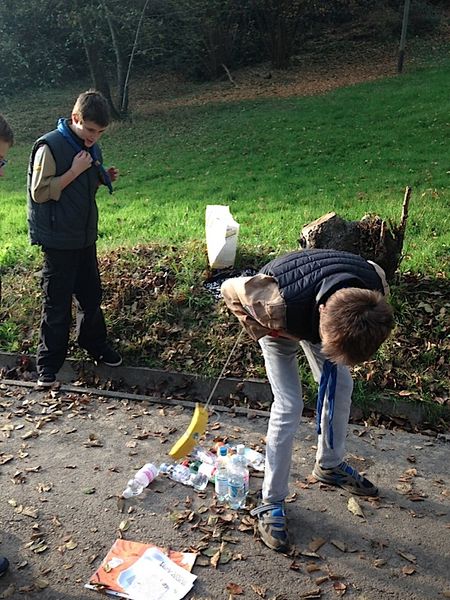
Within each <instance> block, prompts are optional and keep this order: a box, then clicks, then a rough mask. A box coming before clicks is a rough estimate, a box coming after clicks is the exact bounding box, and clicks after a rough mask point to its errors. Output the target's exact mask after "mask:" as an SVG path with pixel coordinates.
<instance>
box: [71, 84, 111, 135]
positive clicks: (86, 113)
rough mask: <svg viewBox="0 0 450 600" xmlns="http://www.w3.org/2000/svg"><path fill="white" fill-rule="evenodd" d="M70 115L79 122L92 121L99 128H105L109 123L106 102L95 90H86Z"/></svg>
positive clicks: (77, 100) (79, 97)
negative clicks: (73, 115) (75, 117)
mask: <svg viewBox="0 0 450 600" xmlns="http://www.w3.org/2000/svg"><path fill="white" fill-rule="evenodd" d="M72 114H76V115H77V116H78V117H79V118H80V120H81V121H92V122H93V123H95V124H96V125H100V127H107V126H108V125H109V123H110V121H111V115H110V111H109V106H108V102H107V100H106V98H105V97H104V96H103V94H101V93H100V92H97V90H87V91H86V92H83V93H82V94H80V95H79V96H78V98H77V99H76V102H75V104H74V107H73V109H72Z"/></svg>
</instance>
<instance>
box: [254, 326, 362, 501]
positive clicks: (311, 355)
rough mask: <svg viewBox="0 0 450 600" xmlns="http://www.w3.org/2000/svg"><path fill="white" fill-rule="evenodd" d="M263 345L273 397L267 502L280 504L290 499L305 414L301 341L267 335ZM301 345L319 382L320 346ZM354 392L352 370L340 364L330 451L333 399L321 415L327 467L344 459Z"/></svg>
mask: <svg viewBox="0 0 450 600" xmlns="http://www.w3.org/2000/svg"><path fill="white" fill-rule="evenodd" d="M259 344H260V346H261V348H262V351H263V355H264V361H265V366H266V373H267V377H268V379H269V382H270V386H271V388H272V393H273V397H274V399H273V403H272V407H271V410H270V419H269V426H268V430H267V442H266V465H265V474H264V482H263V490H262V491H263V500H264V502H279V501H280V500H284V498H286V496H287V495H288V482H289V471H290V467H291V458H292V446H293V441H294V435H295V433H296V431H297V428H298V426H299V423H300V418H301V416H302V411H303V399H302V387H301V383H300V378H299V375H298V361H297V351H298V348H299V342H296V341H294V340H288V339H284V338H274V337H270V336H265V337H263V338H261V339H260V340H259ZM300 344H301V346H302V349H303V351H304V353H305V355H306V358H307V359H308V362H309V365H310V367H311V370H312V373H313V376H314V379H315V380H316V381H317V383H318V382H319V381H320V377H321V374H322V367H323V363H324V361H325V360H326V359H325V356H324V355H323V354H322V352H321V349H320V344H311V343H309V342H303V341H302V342H300ZM352 390H353V381H352V377H351V374H350V371H349V369H348V368H347V367H346V366H344V365H339V366H338V369H337V384H336V394H335V408H334V417H333V433H334V443H333V446H334V448H331V447H330V445H329V441H328V394H327V395H326V396H325V402H324V406H323V411H322V419H321V430H322V433H321V434H320V435H319V436H318V440H317V454H316V461H317V462H318V463H319V464H320V465H321V466H322V467H324V468H331V467H335V466H337V465H338V464H340V463H341V462H342V461H343V459H344V453H345V438H346V436H347V425H348V419H349V416H350V405H351V401H352Z"/></svg>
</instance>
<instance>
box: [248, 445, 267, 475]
mask: <svg viewBox="0 0 450 600" xmlns="http://www.w3.org/2000/svg"><path fill="white" fill-rule="evenodd" d="M244 456H245V458H246V460H247V465H248V466H250V467H252V468H253V469H255V471H264V462H265V457H264V454H261V452H256V450H253V449H252V448H245V450H244Z"/></svg>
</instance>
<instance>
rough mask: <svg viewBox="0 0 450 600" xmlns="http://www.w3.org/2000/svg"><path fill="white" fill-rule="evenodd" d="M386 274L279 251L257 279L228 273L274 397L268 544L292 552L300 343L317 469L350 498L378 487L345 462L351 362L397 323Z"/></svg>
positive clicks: (261, 513) (355, 260) (266, 484)
mask: <svg viewBox="0 0 450 600" xmlns="http://www.w3.org/2000/svg"><path fill="white" fill-rule="evenodd" d="M387 293H388V286H387V283H386V280H385V276H384V271H383V270H382V269H381V268H380V267H379V266H378V265H376V264H374V263H371V262H369V261H366V260H364V259H363V258H361V257H360V256H356V255H354V254H350V253H348V252H340V251H336V250H303V251H299V252H291V253H290V254H287V255H285V256H281V257H280V258H277V259H275V260H273V261H271V262H270V263H268V264H267V265H266V266H265V267H263V268H262V269H261V271H260V273H258V274H257V275H255V276H253V277H238V278H235V279H228V280H227V281H225V282H224V284H223V285H222V295H223V297H224V299H225V302H226V304H227V306H228V308H229V309H230V310H231V311H232V312H233V313H234V314H235V315H236V316H237V317H238V319H239V321H240V322H241V324H242V325H243V326H244V328H245V329H246V330H247V331H248V333H249V334H250V335H251V337H253V339H255V340H258V341H259V344H260V346H261V349H262V352H263V355H264V362H265V366H266V372H267V377H268V379H269V382H270V385H271V388H272V393H273V397H274V400H273V403H272V406H271V410H270V419H269V426H268V431H267V438H266V439H267V442H266V465H265V474H264V481H263V488H262V502H261V504H260V505H259V506H258V507H257V508H255V509H254V510H253V511H252V514H253V515H254V516H257V517H258V530H259V533H260V535H261V539H262V541H263V542H264V543H265V544H266V546H268V547H269V548H272V549H273V550H277V551H281V552H285V551H286V550H288V548H289V537H288V530H287V524H286V513H285V506H284V500H285V498H286V496H287V495H288V482H289V471H290V466H291V458H292V446H293V441H294V435H295V433H296V430H297V428H298V425H299V422H300V418H301V415H302V411H303V400H302V389H301V384H300V380H299V375H298V364H297V351H298V349H299V343H300V345H301V347H302V349H303V351H304V353H305V355H306V358H307V359H308V362H309V365H310V367H311V370H312V372H313V375H314V378H315V380H316V381H317V382H318V383H319V398H318V409H317V425H318V434H319V436H318V443H317V454H316V464H315V466H314V469H313V475H314V476H315V478H316V479H318V480H319V481H322V482H324V483H327V484H329V485H336V486H339V487H341V488H344V489H346V490H348V491H350V492H351V493H353V494H360V495H366V496H375V495H377V494H378V490H377V488H376V487H375V485H373V484H372V483H371V482H370V481H369V480H368V479H366V478H365V477H363V476H362V475H360V474H359V473H358V472H357V471H356V470H355V469H353V468H352V467H351V466H350V465H348V464H347V463H346V462H345V461H344V454H345V438H346V435H347V425H348V420H349V416H350V406H351V398H352V390H353V381H352V377H351V374H350V370H349V368H348V367H349V366H351V365H354V364H357V363H359V362H363V361H365V360H368V359H369V358H370V357H371V356H372V355H373V354H374V353H375V352H376V351H377V350H378V348H379V346H380V345H381V344H382V343H383V342H384V340H386V339H387V337H388V336H389V334H390V331H391V329H392V326H393V316H392V308H391V306H390V305H389V304H388V303H387V302H386V300H385V295H386V294H387Z"/></svg>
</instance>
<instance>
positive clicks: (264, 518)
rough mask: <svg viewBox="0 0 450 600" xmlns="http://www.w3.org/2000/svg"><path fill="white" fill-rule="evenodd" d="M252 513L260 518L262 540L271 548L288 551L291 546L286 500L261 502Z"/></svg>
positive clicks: (259, 528) (259, 525)
mask: <svg viewBox="0 0 450 600" xmlns="http://www.w3.org/2000/svg"><path fill="white" fill-rule="evenodd" d="M250 514H251V515H252V516H253V517H257V518H258V531H259V534H260V536H261V540H262V541H263V542H264V544H265V545H266V546H267V547H268V548H270V549H271V550H276V551H277V552H287V551H288V550H289V548H290V543H289V535H288V530H287V520H286V511H285V507H284V502H271V503H267V504H264V503H263V504H260V505H259V506H257V507H256V508H254V509H253V510H252V511H250Z"/></svg>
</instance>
